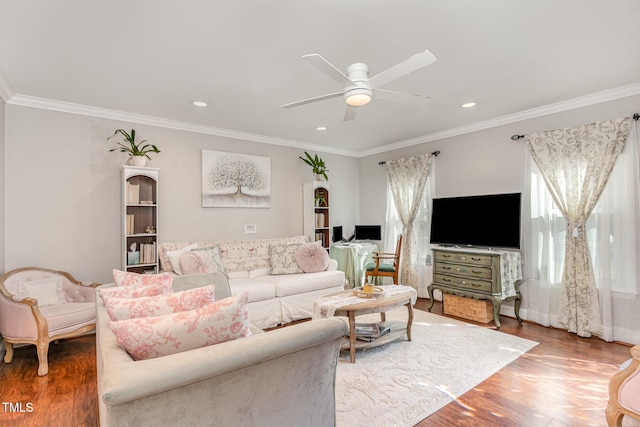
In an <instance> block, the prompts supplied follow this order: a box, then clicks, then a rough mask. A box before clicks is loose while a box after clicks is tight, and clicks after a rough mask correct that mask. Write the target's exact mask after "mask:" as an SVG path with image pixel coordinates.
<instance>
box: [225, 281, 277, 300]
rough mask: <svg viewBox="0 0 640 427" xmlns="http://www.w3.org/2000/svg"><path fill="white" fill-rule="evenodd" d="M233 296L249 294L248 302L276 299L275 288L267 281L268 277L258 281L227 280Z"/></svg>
mask: <svg viewBox="0 0 640 427" xmlns="http://www.w3.org/2000/svg"><path fill="white" fill-rule="evenodd" d="M229 286H230V287H231V292H232V293H233V295H238V294H241V293H243V292H248V293H249V302H256V301H264V300H270V299H274V298H275V297H276V287H275V286H274V285H273V283H271V282H269V281H268V276H266V277H263V278H260V279H253V280H252V279H229Z"/></svg>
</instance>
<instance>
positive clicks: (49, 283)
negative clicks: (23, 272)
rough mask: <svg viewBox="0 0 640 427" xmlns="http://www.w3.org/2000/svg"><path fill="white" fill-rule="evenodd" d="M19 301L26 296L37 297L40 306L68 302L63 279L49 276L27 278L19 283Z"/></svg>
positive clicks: (17, 297) (17, 298)
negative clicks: (33, 278)
mask: <svg viewBox="0 0 640 427" xmlns="http://www.w3.org/2000/svg"><path fill="white" fill-rule="evenodd" d="M15 297H16V298H15V299H16V300H17V301H21V300H23V299H24V298H27V297H29V298H35V299H36V300H37V301H38V307H46V306H49V305H55V304H63V303H66V302H67V301H66V299H65V297H64V290H63V285H62V279H61V278H60V277H48V278H45V279H37V280H26V281H24V282H20V283H19V284H18V293H17V295H15Z"/></svg>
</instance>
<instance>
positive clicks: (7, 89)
mask: <svg viewBox="0 0 640 427" xmlns="http://www.w3.org/2000/svg"><path fill="white" fill-rule="evenodd" d="M14 95H15V92H14V91H13V87H11V84H10V83H9V80H7V77H6V76H5V75H4V73H3V72H2V70H1V69H0V97H1V98H2V99H4V102H6V103H9V100H10V99H11V98H13V96H14Z"/></svg>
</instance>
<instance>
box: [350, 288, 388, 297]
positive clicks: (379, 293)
mask: <svg viewBox="0 0 640 427" xmlns="http://www.w3.org/2000/svg"><path fill="white" fill-rule="evenodd" d="M353 293H354V295H355V296H357V297H360V298H382V297H383V296H384V289H382V288H381V287H379V286H374V287H373V292H365V291H364V287H363V286H359V287H357V288H353Z"/></svg>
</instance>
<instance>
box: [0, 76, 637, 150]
mask: <svg viewBox="0 0 640 427" xmlns="http://www.w3.org/2000/svg"><path fill="white" fill-rule="evenodd" d="M638 94H640V83H633V84H630V85H626V86H621V87H618V88H614V89H609V90H604V91H601V92H595V93H592V94H589V95H585V96H581V97H578V98H573V99H569V100H566V101H561V102H556V103H554V104H549V105H545V106H542V107H536V108H531V109H529V110H524V111H520V112H517V113H513V114H507V115H505V116H500V117H496V118H493V119H490V120H485V121H481V122H477V123H472V124H470V125H465V126H460V127H457V128H453V129H447V130H444V131H441V132H434V133H431V134H427V135H422V136H418V137H415V138H411V139H406V140H403V141H398V142H395V143H391V144H386V145H383V146H380V147H377V148H374V149H371V150H365V151H353V150H344V149H339V148H333V147H326V146H319V145H314V144H309V143H305V142H302V141H295V140H290V139H285V138H275V137H270V136H266V135H259V134H254V133H249V132H240V131H235V130H230V129H223V128H217V127H213V126H205V125H199V124H194V123H189V122H182V121H178V120H170V119H164V118H160V117H154V116H147V115H143V114H135V113H128V112H125V111H118V110H111V109H107V108H100V107H92V106H87V105H82V104H74V103H70V102H64V101H56V100H52V99H46V98H38V97H33V96H28V95H20V94H14V93H13V89H12V88H11V85H10V84H9V82H8V81H7V80H6V78H4V77H3V75H2V72H1V70H0V96H2V98H3V99H4V100H5V102H6V103H7V104H12V105H20V106H25V107H32V108H41V109H46V110H53V111H60V112H64V113H71V114H79V115H85V116H91V117H100V118H104V119H111V120H118V121H124V122H130V123H139V124H145V125H150V126H157V127H162V128H167V129H175V130H183V131H187V132H195V133H202V134H206V135H214V136H221V137H225V138H231V139H240V140H244V141H252V142H259V143H263V144H271V145H280V146H286V147H293V148H300V149H304V150H313V151H319V152H323V153H330V154H338V155H343V156H350V157H367V156H371V155H374V154H380V153H385V152H388V151H393V150H397V149H401V148H406V147H411V146H414V145H418V144H424V143H426V142H432V141H437V140H441V139H445V138H451V137H454V136H458V135H464V134H467V133H471V132H477V131H481V130H485V129H490V128H494V127H498V126H503V125H506V124H509V123H515V122H519V121H523V120H529V119H533V118H536V117H542V116H546V115H549V114H555V113H559V112H563V111H568V110H573V109H576V108H581V107H586V106H589V105H594V104H599V103H602V102H607V101H613V100H616V99H620V98H625V97H628V96H633V95H638Z"/></svg>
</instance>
